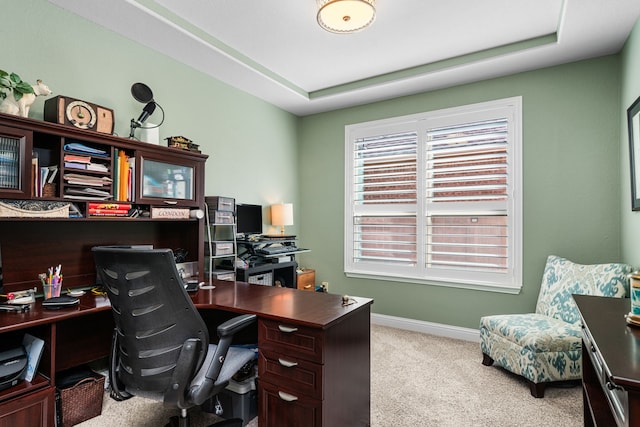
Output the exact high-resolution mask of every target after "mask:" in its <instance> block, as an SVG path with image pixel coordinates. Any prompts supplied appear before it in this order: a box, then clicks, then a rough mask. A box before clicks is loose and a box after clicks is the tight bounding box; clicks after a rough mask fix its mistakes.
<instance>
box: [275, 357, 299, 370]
mask: <svg viewBox="0 0 640 427" xmlns="http://www.w3.org/2000/svg"><path fill="white" fill-rule="evenodd" d="M278 362H280V364H281V365H282V366H284V367H285V368H293V367H294V366H298V362H290V361H288V360H284V359H280V358H278Z"/></svg>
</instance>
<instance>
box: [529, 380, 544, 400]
mask: <svg viewBox="0 0 640 427" xmlns="http://www.w3.org/2000/svg"><path fill="white" fill-rule="evenodd" d="M546 385H547V384H546V383H534V382H533V381H529V390H530V391H531V396H533V397H535V398H538V399H541V398H543V397H544V389H545V386H546Z"/></svg>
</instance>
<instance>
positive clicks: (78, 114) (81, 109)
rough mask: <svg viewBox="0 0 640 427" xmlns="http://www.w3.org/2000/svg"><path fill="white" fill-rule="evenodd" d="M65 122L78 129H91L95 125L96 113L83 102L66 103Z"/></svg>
mask: <svg viewBox="0 0 640 427" xmlns="http://www.w3.org/2000/svg"><path fill="white" fill-rule="evenodd" d="M65 111H66V115H67V120H68V121H69V123H71V124H72V125H73V126H75V127H77V128H80V129H92V128H93V127H94V126H95V125H96V111H95V110H94V109H93V107H92V106H91V105H89V104H87V103H86V102H84V101H71V102H69V103H67V108H66V110H65Z"/></svg>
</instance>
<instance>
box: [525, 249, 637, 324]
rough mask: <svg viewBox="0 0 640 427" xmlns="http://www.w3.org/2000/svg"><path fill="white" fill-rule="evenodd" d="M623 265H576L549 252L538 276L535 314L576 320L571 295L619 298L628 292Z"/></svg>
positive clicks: (625, 270)
mask: <svg viewBox="0 0 640 427" xmlns="http://www.w3.org/2000/svg"><path fill="white" fill-rule="evenodd" d="M631 270H632V268H631V266H629V265H626V264H615V263H609V264H592V265H582V264H576V263H573V262H571V261H569V260H568V259H565V258H561V257H558V256H554V255H551V256H549V257H548V258H547V265H546V266H545V269H544V274H543V275H542V284H541V285H540V293H539V294H538V302H537V305H536V313H539V314H544V315H547V316H549V317H553V318H556V319H560V320H564V321H565V322H568V323H576V322H578V321H579V320H580V314H579V313H578V308H577V307H576V303H575V301H574V300H573V297H572V296H571V295H572V294H582V295H597V296H605V297H617V298H622V297H625V296H627V295H629V279H628V276H629V273H631Z"/></svg>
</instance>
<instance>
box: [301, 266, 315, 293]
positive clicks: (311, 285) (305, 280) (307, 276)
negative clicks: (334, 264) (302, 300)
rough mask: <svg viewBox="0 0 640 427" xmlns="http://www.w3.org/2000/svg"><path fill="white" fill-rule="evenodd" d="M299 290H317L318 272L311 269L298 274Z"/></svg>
mask: <svg viewBox="0 0 640 427" xmlns="http://www.w3.org/2000/svg"><path fill="white" fill-rule="evenodd" d="M297 288H298V289H301V290H303V291H312V292H315V290H316V271H315V270H312V269H310V268H307V269H305V270H302V271H300V272H298V281H297Z"/></svg>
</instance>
